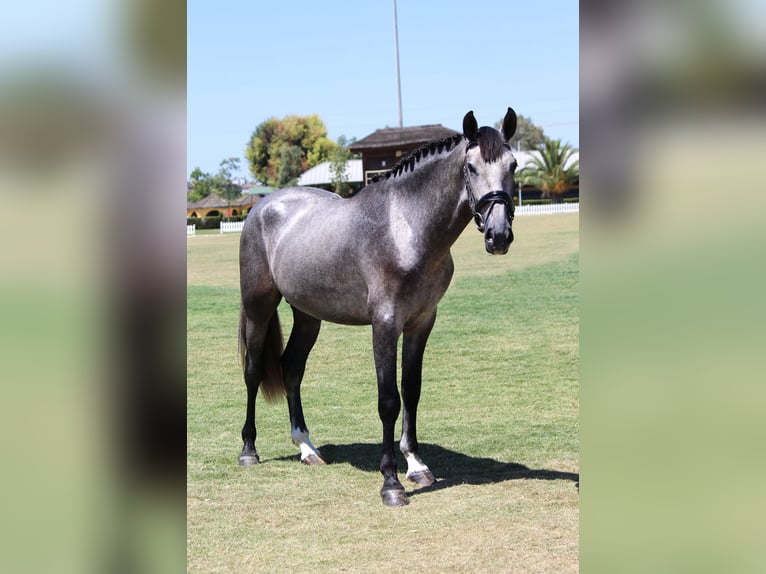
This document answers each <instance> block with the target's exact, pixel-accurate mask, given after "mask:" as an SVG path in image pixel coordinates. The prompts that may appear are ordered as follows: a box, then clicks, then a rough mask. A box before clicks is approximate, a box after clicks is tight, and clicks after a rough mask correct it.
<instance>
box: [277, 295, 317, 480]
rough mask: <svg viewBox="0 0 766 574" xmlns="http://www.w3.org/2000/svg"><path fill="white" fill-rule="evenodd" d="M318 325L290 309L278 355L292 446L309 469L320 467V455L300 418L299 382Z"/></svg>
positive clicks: (307, 316) (306, 316)
mask: <svg viewBox="0 0 766 574" xmlns="http://www.w3.org/2000/svg"><path fill="white" fill-rule="evenodd" d="M320 327H321V321H319V319H315V318H314V317H311V316H309V315H306V314H305V313H302V312H301V311H299V310H298V309H296V308H294V307H293V329H292V331H291V332H290V339H289V341H288V342H287V347H286V348H285V352H284V354H283V355H282V373H283V376H284V380H285V388H286V389H287V407H288V409H289V411H290V425H291V436H292V439H293V443H295V445H296V446H297V447H298V448H300V449H301V462H302V463H304V464H309V465H316V464H324V460H323V459H322V455H321V454H320V453H319V451H318V450H317V449H316V448H315V447H314V445H313V444H311V441H310V440H309V429H308V427H307V426H306V420H305V419H304V418H303V405H302V404H301V381H302V380H303V373H304V372H305V370H306V360H307V359H308V356H309V353H310V352H311V349H312V348H313V347H314V343H315V342H316V340H317V336H318V335H319V328H320Z"/></svg>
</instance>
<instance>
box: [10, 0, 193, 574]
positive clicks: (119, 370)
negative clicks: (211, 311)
mask: <svg viewBox="0 0 766 574" xmlns="http://www.w3.org/2000/svg"><path fill="white" fill-rule="evenodd" d="M185 26H186V5H185V3H184V2H176V1H174V0H160V1H152V2H149V1H146V0H139V1H136V2H125V1H122V0H106V1H103V0H98V1H96V0H75V1H74V2H66V3H59V2H50V1H46V0H42V1H41V0H31V1H30V2H27V3H21V4H15V5H8V6H6V7H4V8H3V16H2V18H0V202H1V205H2V212H3V214H4V216H3V220H4V221H3V222H2V224H0V357H2V376H0V380H2V387H1V388H2V391H3V394H2V395H3V399H2V400H1V401H0V405H1V406H0V431H1V432H0V437H2V438H0V441H2V447H3V448H2V452H3V471H2V473H1V474H0V476H1V477H2V478H0V497H1V498H2V503H1V505H2V508H3V512H2V520H1V522H0V528H1V529H2V530H0V540H2V542H0V548H1V549H0V571H3V572H73V573H74V572H79V573H83V572H106V571H128V572H179V571H182V570H183V569H184V566H185V530H184V528H185V522H184V506H185V497H184V481H185V392H184V388H185V387H184V385H185V342H184V341H185V248H186V244H185V241H186V240H185V237H184V233H183V222H182V221H176V219H178V215H177V214H178V213H183V211H182V209H183V204H185V201H186V198H185V189H186V178H185V171H186V147H185V137H186V118H185V105H186V103H185V90H186V78H185V70H186V28H185Z"/></svg>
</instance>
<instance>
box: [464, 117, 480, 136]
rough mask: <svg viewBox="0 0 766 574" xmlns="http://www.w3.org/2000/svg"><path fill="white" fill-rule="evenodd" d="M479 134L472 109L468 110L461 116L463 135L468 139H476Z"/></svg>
mask: <svg viewBox="0 0 766 574" xmlns="http://www.w3.org/2000/svg"><path fill="white" fill-rule="evenodd" d="M478 135H479V123H478V122H477V121H476V118H475V117H473V110H471V111H470V112H468V113H467V114H466V115H465V117H464V118H463V136H465V138H466V139H467V140H468V141H469V142H473V141H476V138H477V136H478Z"/></svg>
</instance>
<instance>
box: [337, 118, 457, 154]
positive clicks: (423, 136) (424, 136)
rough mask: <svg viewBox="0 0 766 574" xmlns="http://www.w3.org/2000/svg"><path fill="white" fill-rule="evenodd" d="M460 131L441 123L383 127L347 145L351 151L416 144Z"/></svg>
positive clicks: (361, 151) (358, 151)
mask: <svg viewBox="0 0 766 574" xmlns="http://www.w3.org/2000/svg"><path fill="white" fill-rule="evenodd" d="M458 133H460V132H456V131H455V130H451V129H449V128H445V127H444V126H443V125H441V124H431V125H426V126H414V127H409V128H383V129H380V130H375V131H374V132H373V133H371V134H370V135H368V136H367V137H364V138H362V139H360V140H359V141H357V142H354V143H353V144H351V145H350V146H349V150H351V152H352V153H363V152H365V151H371V150H378V149H389V148H396V147H400V146H413V145H415V146H418V145H422V144H425V143H428V142H430V141H432V140H438V139H442V138H447V137H451V136H454V135H457V134H458Z"/></svg>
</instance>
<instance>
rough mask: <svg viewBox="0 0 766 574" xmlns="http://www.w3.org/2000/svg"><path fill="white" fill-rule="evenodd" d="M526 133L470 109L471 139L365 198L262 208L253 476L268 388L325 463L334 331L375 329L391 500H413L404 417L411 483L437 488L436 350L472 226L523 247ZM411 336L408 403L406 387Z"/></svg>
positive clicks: (246, 265)
mask: <svg viewBox="0 0 766 574" xmlns="http://www.w3.org/2000/svg"><path fill="white" fill-rule="evenodd" d="M515 130H516V114H515V113H514V111H513V110H512V109H511V108H508V112H507V113H506V115H505V118H504V120H503V126H502V133H501V132H499V131H497V130H496V129H494V128H490V127H486V126H484V127H482V128H479V127H478V124H477V122H476V118H475V117H474V115H473V112H468V113H467V114H466V116H465V117H464V118H463V135H457V136H454V137H451V138H447V139H443V140H437V141H434V142H431V143H430V144H427V145H426V146H423V147H422V148H420V149H418V150H416V151H415V152H413V153H412V154H410V155H409V156H408V157H407V158H405V159H403V160H402V161H400V162H399V163H397V164H396V165H395V166H394V167H393V169H391V171H390V172H388V173H386V174H385V175H384V176H382V177H379V178H378V180H377V181H375V182H373V183H371V184H370V185H368V186H367V187H365V188H363V189H362V190H361V191H359V193H357V194H356V195H354V196H353V197H351V198H348V199H342V198H341V197H339V196H338V195H335V194H334V193H330V192H327V191H323V190H320V189H312V188H302V187H293V188H288V189H283V190H280V191H278V192H275V193H273V194H271V195H269V196H268V197H266V198H265V199H263V200H262V201H260V202H259V203H258V205H257V206H256V208H255V209H253V211H252V212H251V213H250V214H249V216H248V218H247V221H246V222H245V226H244V229H243V230H242V238H241V241H240V255H239V262H240V288H241V296H242V298H241V310H240V325H239V345H240V347H239V348H240V354H241V356H242V363H243V370H244V376H245V383H246V385H247V412H246V419H245V425H244V427H243V429H242V440H243V441H244V447H243V448H242V454H241V455H240V457H239V464H240V465H242V466H249V465H252V464H255V463H258V462H260V459H259V457H258V453H257V451H256V449H255V438H256V430H255V397H256V394H257V392H258V388H259V387H260V388H261V389H262V390H263V392H264V395H265V396H266V398H267V399H269V398H271V399H273V398H277V397H279V396H283V395H286V396H287V404H288V408H289V413H290V422H291V424H292V440H293V442H294V443H295V444H296V445H297V446H298V448H300V451H301V461H302V462H304V463H306V464H324V460H323V459H322V456H321V454H320V453H319V451H318V450H317V449H316V448H315V447H314V445H313V444H312V443H311V441H310V440H309V431H308V427H307V426H306V421H305V420H304V418H303V407H302V405H301V395H300V386H301V380H302V379H303V373H304V370H305V367H306V359H307V358H308V355H309V353H310V352H311V349H312V347H313V346H314V343H315V342H316V339H317V335H318V334H319V327H320V324H321V322H322V321H332V322H334V323H342V324H346V325H372V342H373V354H374V360H375V371H376V374H377V381H378V413H379V414H380V420H381V422H382V423H383V451H382V459H381V463H380V471H381V473H382V474H383V487H382V489H381V497H382V500H383V503H384V504H386V505H388V506H401V505H404V504H407V503H408V502H409V499H408V497H407V496H406V494H405V492H404V487H403V486H402V484H401V482H399V478H398V477H397V468H396V457H395V455H394V425H395V424H396V420H397V418H398V416H399V412H400V410H401V408H402V406H403V407H404V409H403V417H402V419H403V420H402V437H401V442H400V443H399V448H400V450H401V452H402V454H403V455H404V457H405V459H406V461H407V478H408V479H409V480H412V481H414V482H415V483H417V484H418V485H420V486H427V485H430V484H432V483H433V482H435V480H436V479H435V478H434V475H433V474H432V473H431V471H430V470H429V468H428V467H427V466H426V465H425V464H424V463H423V461H422V459H421V458H420V456H418V441H417V436H416V423H415V420H416V414H417V406H418V400H419V399H420V387H421V369H422V365H423V353H424V351H425V347H426V342H427V340H428V336H429V334H430V332H431V328H432V327H433V325H434V321H435V319H436V306H437V304H438V303H439V301H440V300H441V298H442V296H443V295H444V293H445V291H446V290H447V287H448V285H449V282H450V279H451V277H452V272H453V263H452V257H451V255H450V247H451V246H452V244H453V243H454V242H455V240H457V238H458V236H459V235H460V233H461V232H462V231H463V230H464V229H465V227H466V225H467V224H468V222H469V221H470V220H471V218H472V217H473V218H474V220H475V222H476V225H477V227H478V228H479V230H480V231H482V232H483V233H484V245H485V247H486V250H487V251H488V252H489V253H492V254H505V253H506V252H507V251H508V247H509V246H510V244H511V242H512V241H513V233H512V231H511V223H512V221H513V212H514V208H513V199H512V196H513V186H514V183H513V173H514V170H515V169H516V160H515V158H514V157H513V154H512V153H511V149H510V147H509V145H508V143H507V142H508V140H509V139H510V138H511V137H512V136H513V134H514V132H515ZM282 297H284V298H285V299H286V301H287V302H288V303H289V304H290V306H291V307H292V312H293V318H294V322H293V328H292V332H291V333H290V338H289V340H288V342H287V347H286V348H284V350H283V348H282V345H283V340H282V332H281V327H280V323H279V316H278V314H277V305H278V304H279V302H280V300H281V299H282ZM400 335H403V336H404V340H403V347H402V376H401V399H400V396H399V391H398V389H397V383H396V370H397V369H396V366H397V364H396V363H397V344H398V341H399V337H400Z"/></svg>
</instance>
